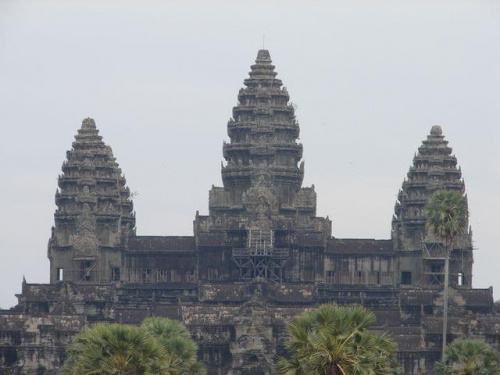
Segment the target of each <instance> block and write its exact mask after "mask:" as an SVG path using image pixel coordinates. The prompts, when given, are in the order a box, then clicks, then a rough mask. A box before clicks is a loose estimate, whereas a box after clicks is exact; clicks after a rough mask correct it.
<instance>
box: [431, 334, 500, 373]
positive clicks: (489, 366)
mask: <svg viewBox="0 0 500 375" xmlns="http://www.w3.org/2000/svg"><path fill="white" fill-rule="evenodd" d="M499 368H500V353H499V352H497V351H496V350H494V349H492V348H491V347H490V346H489V345H488V344H487V343H485V342H484V341H479V340H455V341H453V342H452V343H451V344H450V345H448V346H447V347H446V349H445V357H444V360H443V362H438V363H437V364H436V371H437V373H438V374H439V375H495V374H500V371H499Z"/></svg>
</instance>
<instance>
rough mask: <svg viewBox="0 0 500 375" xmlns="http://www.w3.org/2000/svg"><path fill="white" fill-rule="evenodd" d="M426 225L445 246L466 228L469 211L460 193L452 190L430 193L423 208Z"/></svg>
mask: <svg viewBox="0 0 500 375" xmlns="http://www.w3.org/2000/svg"><path fill="white" fill-rule="evenodd" d="M425 214H426V217H427V226H428V227H430V228H431V229H432V231H433V233H434V234H435V235H436V236H437V237H439V238H441V239H442V240H443V241H444V242H445V244H446V245H447V246H450V245H452V244H453V240H454V238H455V237H456V236H457V235H460V234H463V232H464V231H465V230H466V228H467V222H468V219H469V213H468V210H467V201H466V199H465V197H464V196H463V194H462V193H460V192H458V191H454V190H438V191H436V192H435V193H434V194H432V196H431V198H430V199H429V201H428V202H427V206H426V209H425Z"/></svg>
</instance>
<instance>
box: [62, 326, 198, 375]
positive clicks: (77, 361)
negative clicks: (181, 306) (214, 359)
mask: <svg viewBox="0 0 500 375" xmlns="http://www.w3.org/2000/svg"><path fill="white" fill-rule="evenodd" d="M196 350H197V346H196V344H195V343H194V342H193V340H191V337H190V335H189V332H188V330H187V329H186V327H184V326H183V325H182V323H180V322H177V321H173V320H170V319H165V318H149V319H146V320H145V321H144V322H143V325H142V326H141V327H134V326H127V325H121V324H97V325H95V326H93V327H91V328H87V329H86V330H84V331H83V332H81V333H80V334H79V335H78V336H77V337H76V338H75V340H74V342H73V345H72V346H71V347H70V348H69V350H68V359H67V361H66V363H65V366H64V374H65V375H91V374H92V375H195V374H205V368H204V367H203V365H201V364H200V363H198V362H197V360H196Z"/></svg>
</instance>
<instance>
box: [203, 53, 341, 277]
mask: <svg viewBox="0 0 500 375" xmlns="http://www.w3.org/2000/svg"><path fill="white" fill-rule="evenodd" d="M276 75H277V73H276V72H275V70H274V65H272V61H271V56H270V54H269V51H267V50H264V49H262V50H260V51H259V52H258V53H257V59H256V60H255V64H254V65H252V66H251V71H250V77H249V78H247V79H245V81H244V85H245V88H242V89H241V90H240V91H239V94H238V104H237V105H236V106H235V107H234V108H233V118H231V119H230V120H229V123H228V125H227V129H228V135H229V138H230V141H229V143H224V147H223V155H224V158H225V160H226V162H227V164H226V165H225V166H224V165H223V166H222V181H223V184H224V187H212V190H211V191H210V198H209V215H208V216H200V215H199V214H197V216H196V219H195V222H194V234H195V240H196V244H197V246H198V247H199V248H200V249H202V250H201V251H200V255H199V258H198V261H199V262H200V264H203V265H204V267H203V268H202V270H203V272H205V270H206V273H205V274H203V273H201V274H200V275H199V276H200V278H201V279H209V280H229V279H232V278H234V276H235V274H236V275H237V278H240V279H252V278H269V279H272V280H274V281H282V280H285V279H289V280H299V279H302V280H308V281H314V280H315V279H316V278H317V277H316V275H321V274H322V268H321V266H317V264H319V263H317V264H316V265H311V264H304V265H299V264H291V263H287V261H288V259H289V256H290V254H289V249H290V248H292V247H294V248H295V247H297V246H298V245H297V242H298V240H297V238H298V233H299V232H300V233H301V235H302V236H303V238H307V240H309V239H311V238H314V239H315V241H316V242H315V246H317V247H318V249H324V246H325V244H326V241H327V238H329V237H330V236H331V222H330V220H329V219H328V218H319V217H316V193H315V191H314V186H313V187H310V188H302V187H301V186H302V180H303V177H304V163H303V162H302V163H300V160H301V158H302V145H301V144H299V143H298V142H297V140H298V137H299V132H300V129H299V124H298V123H297V121H296V119H295V111H294V107H293V105H292V104H291V103H290V96H289V95H288V92H287V90H286V88H285V87H283V83H282V82H281V80H280V79H277V78H276ZM299 163H300V165H299ZM301 238H302V237H301ZM300 241H302V240H300ZM306 242H307V241H306ZM304 243H305V242H304ZM304 248H305V247H304ZM308 249H310V247H309V248H308ZM297 251H298V252H302V251H303V250H302V248H301V249H300V250H297ZM304 251H305V250H304ZM321 251H322V250H318V252H321ZM319 256H321V255H319ZM304 259H305V258H304ZM286 267H289V268H288V269H286ZM301 267H302V269H304V271H303V272H302V271H300V270H301ZM315 267H316V268H315Z"/></svg>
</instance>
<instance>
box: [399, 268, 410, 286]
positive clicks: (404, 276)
mask: <svg viewBox="0 0 500 375" xmlns="http://www.w3.org/2000/svg"><path fill="white" fill-rule="evenodd" d="M401 284H403V285H410V284H411V272H408V271H403V272H401Z"/></svg>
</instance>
